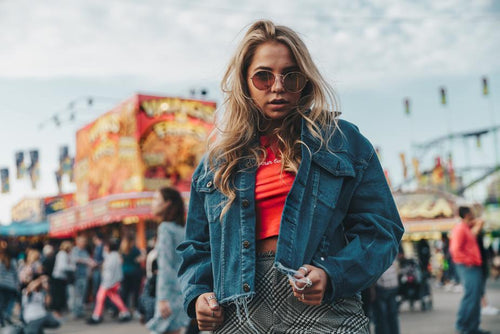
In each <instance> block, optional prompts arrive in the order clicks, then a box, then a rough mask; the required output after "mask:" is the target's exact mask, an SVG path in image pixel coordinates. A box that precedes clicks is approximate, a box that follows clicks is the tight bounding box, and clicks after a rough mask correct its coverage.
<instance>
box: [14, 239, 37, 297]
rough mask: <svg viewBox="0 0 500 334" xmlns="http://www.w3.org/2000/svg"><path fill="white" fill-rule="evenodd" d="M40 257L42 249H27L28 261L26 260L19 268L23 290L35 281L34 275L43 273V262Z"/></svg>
mask: <svg viewBox="0 0 500 334" xmlns="http://www.w3.org/2000/svg"><path fill="white" fill-rule="evenodd" d="M40 259H41V255H40V251H38V250H37V249H34V248H30V249H28V250H27V251H26V261H24V263H23V264H22V265H21V266H19V269H18V271H19V282H20V284H21V290H22V289H24V288H25V287H26V286H27V285H28V284H29V283H31V281H33V277H34V276H35V275H36V276H39V275H41V274H42V273H43V267H42V262H41V261H40Z"/></svg>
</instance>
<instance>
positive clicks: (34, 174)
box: [28, 150, 40, 189]
mask: <svg viewBox="0 0 500 334" xmlns="http://www.w3.org/2000/svg"><path fill="white" fill-rule="evenodd" d="M30 159H31V165H30V167H29V169H28V170H29V173H30V178H31V187H32V188H33V189H36V184H37V183H38V180H39V179H40V161H39V155H38V150H32V151H30Z"/></svg>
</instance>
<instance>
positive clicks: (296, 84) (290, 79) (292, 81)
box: [283, 72, 307, 93]
mask: <svg viewBox="0 0 500 334" xmlns="http://www.w3.org/2000/svg"><path fill="white" fill-rule="evenodd" d="M306 83H307V79H306V77H305V75H303V74H302V73H299V72H291V73H288V74H287V75H285V78H284V80H283V85H284V86H285V89H286V90H287V91H289V92H291V93H295V92H299V91H301V90H302V89H304V87H305V85H306Z"/></svg>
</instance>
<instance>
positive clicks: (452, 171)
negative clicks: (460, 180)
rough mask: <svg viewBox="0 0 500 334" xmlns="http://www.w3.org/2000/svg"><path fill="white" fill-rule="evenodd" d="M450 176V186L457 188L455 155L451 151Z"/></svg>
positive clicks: (449, 157) (453, 188)
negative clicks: (454, 164)
mask: <svg viewBox="0 0 500 334" xmlns="http://www.w3.org/2000/svg"><path fill="white" fill-rule="evenodd" d="M448 177H449V179H450V188H451V189H452V190H455V189H456V188H457V180H456V177H455V168H454V167H453V156H452V155H451V153H450V154H449V155H448Z"/></svg>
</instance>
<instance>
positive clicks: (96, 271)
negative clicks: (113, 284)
mask: <svg viewBox="0 0 500 334" xmlns="http://www.w3.org/2000/svg"><path fill="white" fill-rule="evenodd" d="M92 243H93V244H94V251H93V252H92V258H93V259H94V262H95V265H94V267H93V269H92V297H93V298H94V300H95V297H96V295H97V290H99V285H100V284H101V270H102V263H103V261H104V239H103V236H102V234H101V233H96V234H94V236H93V237H92Z"/></svg>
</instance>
